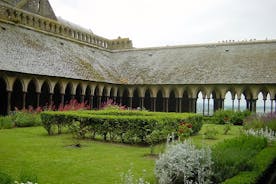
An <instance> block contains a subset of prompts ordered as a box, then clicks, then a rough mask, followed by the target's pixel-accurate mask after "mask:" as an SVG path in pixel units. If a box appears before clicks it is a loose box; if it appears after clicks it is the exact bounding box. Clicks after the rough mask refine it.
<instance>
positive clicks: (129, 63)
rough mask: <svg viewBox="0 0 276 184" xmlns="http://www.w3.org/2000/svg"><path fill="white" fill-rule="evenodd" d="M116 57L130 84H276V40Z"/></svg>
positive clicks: (131, 52)
mask: <svg viewBox="0 0 276 184" xmlns="http://www.w3.org/2000/svg"><path fill="white" fill-rule="evenodd" d="M113 58H114V59H115V60H116V64H117V65H118V67H119V68H121V71H124V72H122V75H123V76H122V78H128V79H129V81H128V82H129V83H138V84H140V83H142V84H240V83H242V84H244V83H248V84H252V83H255V84H258V83H276V41H262V42H261V41H259V42H258V41H256V42H245V43H227V44H201V45H186V46H174V47H159V48H146V49H135V50H129V51H119V52H117V53H115V54H114V56H113Z"/></svg>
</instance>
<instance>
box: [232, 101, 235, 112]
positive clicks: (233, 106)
mask: <svg viewBox="0 0 276 184" xmlns="http://www.w3.org/2000/svg"><path fill="white" fill-rule="evenodd" d="M234 103H235V99H232V111H234V110H235V104H234Z"/></svg>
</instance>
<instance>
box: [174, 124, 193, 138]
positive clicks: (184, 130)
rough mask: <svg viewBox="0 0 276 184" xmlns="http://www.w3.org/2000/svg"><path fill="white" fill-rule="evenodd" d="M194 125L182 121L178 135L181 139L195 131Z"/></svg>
mask: <svg viewBox="0 0 276 184" xmlns="http://www.w3.org/2000/svg"><path fill="white" fill-rule="evenodd" d="M192 127H193V125H192V124H190V123H186V122H180V123H179V125H178V130H177V135H178V137H180V138H181V139H183V138H185V137H189V136H190V135H191V134H192V133H193V130H192Z"/></svg>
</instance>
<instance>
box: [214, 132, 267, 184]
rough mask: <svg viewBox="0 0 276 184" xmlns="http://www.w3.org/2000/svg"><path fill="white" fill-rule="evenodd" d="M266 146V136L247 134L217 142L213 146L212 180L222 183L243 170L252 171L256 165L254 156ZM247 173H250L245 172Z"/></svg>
mask: <svg viewBox="0 0 276 184" xmlns="http://www.w3.org/2000/svg"><path fill="white" fill-rule="evenodd" d="M266 146H267V140H266V139H265V138H262V137H254V136H245V135H243V136H240V137H237V138H233V139H229V140H225V141H223V142H221V143H218V144H216V145H215V146H214V147H213V148H212V160H213V162H214V163H213V166H212V170H213V172H214V175H213V178H212V181H213V182H214V183H221V182H223V181H225V180H226V179H227V178H231V177H233V176H235V175H237V174H239V173H240V172H242V171H251V170H252V168H253V167H254V163H253V162H252V158H254V157H255V156H256V155H257V154H259V152H260V151H261V150H263V149H264V148H265V147H266ZM245 175H248V173H247V172H244V177H245ZM246 178H247V177H246Z"/></svg>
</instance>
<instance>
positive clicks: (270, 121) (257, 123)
mask: <svg viewBox="0 0 276 184" xmlns="http://www.w3.org/2000/svg"><path fill="white" fill-rule="evenodd" d="M266 127H268V128H269V129H271V130H273V131H276V112H274V113H267V114H264V115H257V114H254V115H251V116H249V117H248V118H246V119H245V123H244V128H245V129H247V130H248V129H264V128H266Z"/></svg>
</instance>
